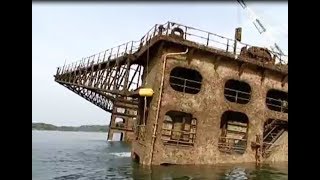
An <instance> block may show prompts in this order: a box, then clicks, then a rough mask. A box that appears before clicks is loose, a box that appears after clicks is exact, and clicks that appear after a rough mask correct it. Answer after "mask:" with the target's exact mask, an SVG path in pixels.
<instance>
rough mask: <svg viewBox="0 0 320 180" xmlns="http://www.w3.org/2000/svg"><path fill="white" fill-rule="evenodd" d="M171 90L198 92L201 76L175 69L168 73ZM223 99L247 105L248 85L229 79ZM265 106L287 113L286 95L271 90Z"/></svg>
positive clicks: (194, 72) (249, 89) (285, 93)
mask: <svg viewBox="0 0 320 180" xmlns="http://www.w3.org/2000/svg"><path fill="white" fill-rule="evenodd" d="M169 81H170V86H171V87H172V89H174V90H176V91H179V92H183V93H189V94H197V93H199V92H200V89H201V83H202V76H201V74H200V73H199V72H198V71H196V70H193V69H187V68H182V67H175V68H174V69H172V71H171V73H170V80H169ZM224 96H225V98H226V99H227V100H228V101H230V102H234V103H239V104H247V103H249V101H250V98H251V87H250V85H249V84H248V83H246V82H243V81H238V80H233V79H230V80H228V81H227V82H226V83H225V87H224ZM266 105H267V107H268V108H269V109H270V110H273V111H279V112H284V113H288V93H287V92H284V91H279V90H275V89H271V90H269V91H268V92H267V96H266Z"/></svg>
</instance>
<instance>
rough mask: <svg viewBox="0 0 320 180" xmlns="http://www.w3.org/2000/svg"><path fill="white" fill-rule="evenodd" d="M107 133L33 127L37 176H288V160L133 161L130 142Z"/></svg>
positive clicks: (177, 179)
mask: <svg viewBox="0 0 320 180" xmlns="http://www.w3.org/2000/svg"><path fill="white" fill-rule="evenodd" d="M106 137H107V134H106V133H92V132H88V133H86V132H58V131H32V179H33V180H64V179H65V180H71V179H77V180H85V179H89V180H102V179H110V180H111V179H114V180H116V179H128V180H129V179H141V180H142V179H147V180H148V179H154V180H189V179H190V180H191V179H193V180H207V179H208V180H215V179H230V180H231V179H237V180H239V179H257V180H258V179H259V180H260V179H266V180H270V179H276V180H279V179H288V165H287V163H281V164H272V165H263V166H262V167H261V168H256V167H255V165H254V164H233V165H220V166H194V165H193V166H152V167H143V166H141V165H138V164H136V163H134V162H132V161H131V158H130V145H129V144H126V143H123V142H107V141H106Z"/></svg>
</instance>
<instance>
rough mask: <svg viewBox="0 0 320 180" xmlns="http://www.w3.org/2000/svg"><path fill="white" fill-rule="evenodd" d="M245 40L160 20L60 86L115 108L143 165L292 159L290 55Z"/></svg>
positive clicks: (79, 66) (116, 123)
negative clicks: (144, 33) (141, 34)
mask: <svg viewBox="0 0 320 180" xmlns="http://www.w3.org/2000/svg"><path fill="white" fill-rule="evenodd" d="M238 30H239V29H238ZM236 39H237V40H238V41H236V40H233V39H229V38H225V37H222V36H219V35H216V34H213V33H210V32H206V31H202V30H199V29H196V28H192V27H188V26H184V25H181V24H177V23H172V22H168V23H165V24H162V25H160V24H157V25H155V26H154V27H153V28H152V29H151V30H150V31H148V33H147V34H146V35H144V36H143V37H142V38H141V39H140V40H139V41H130V42H128V43H125V44H122V45H120V46H117V47H115V48H111V49H108V50H106V51H104V52H101V53H98V54H95V55H93V56H90V57H87V58H83V59H82V60H80V61H78V62H76V63H73V64H70V65H65V66H63V67H60V68H58V70H57V74H56V75H55V81H56V82H58V83H60V84H62V85H63V86H65V87H67V88H68V89H70V90H72V91H73V92H75V93H76V94H78V95H80V96H82V97H83V98H85V99H87V100H88V101H90V102H92V103H93V104H95V105H97V106H99V107H100V108H102V109H104V110H105V111H107V112H110V113H111V114H112V115H111V120H110V130H109V133H108V139H112V138H113V134H114V133H121V138H122V140H125V141H130V142H132V158H133V159H135V160H137V161H139V162H140V163H141V164H146V165H150V164H156V165H158V164H216V163H234V162H261V161H287V159H288V81H287V80H288V65H287V57H286V56H279V55H277V54H276V53H273V52H271V51H269V50H267V49H265V48H259V47H255V46H250V45H248V44H243V43H241V42H240V40H241V35H240V34H239V31H237V33H236Z"/></svg>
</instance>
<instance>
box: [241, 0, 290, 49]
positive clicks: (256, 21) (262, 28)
mask: <svg viewBox="0 0 320 180" xmlns="http://www.w3.org/2000/svg"><path fill="white" fill-rule="evenodd" d="M237 1H238V3H239V4H240V5H241V7H242V8H243V9H244V10H246V12H247V13H248V15H249V17H250V18H251V20H252V22H253V24H254V26H255V27H256V29H257V30H258V32H259V33H260V34H263V33H264V34H265V36H267V38H268V39H269V40H271V41H272V43H273V45H272V46H271V47H270V48H271V50H272V51H274V48H275V49H276V50H277V51H278V53H279V54H280V55H284V53H283V51H282V50H281V49H280V47H279V45H278V44H277V43H276V42H275V40H274V38H273V36H272V35H271V34H270V33H269V32H268V31H267V29H266V28H265V26H263V24H262V23H261V21H260V20H259V18H258V16H257V15H256V14H255V13H254V12H253V11H252V10H251V9H250V8H249V7H248V6H247V5H246V4H245V3H244V1H243V0H237Z"/></svg>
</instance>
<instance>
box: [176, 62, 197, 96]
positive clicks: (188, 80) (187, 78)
mask: <svg viewBox="0 0 320 180" xmlns="http://www.w3.org/2000/svg"><path fill="white" fill-rule="evenodd" d="M201 82H202V76H201V74H200V73H199V72H198V71H196V70H193V69H186V68H182V67H176V68H174V69H172V71H171V73H170V85H171V87H172V89H174V90H176V91H180V92H184V93H189V94H197V93H199V92H200V89H201Z"/></svg>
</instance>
